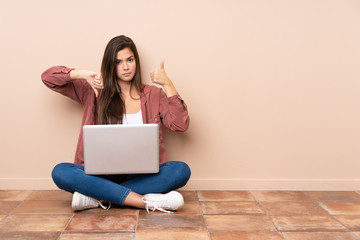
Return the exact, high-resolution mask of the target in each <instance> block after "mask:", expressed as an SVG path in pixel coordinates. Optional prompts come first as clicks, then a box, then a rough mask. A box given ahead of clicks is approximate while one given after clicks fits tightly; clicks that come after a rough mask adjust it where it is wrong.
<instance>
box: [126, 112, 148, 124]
mask: <svg viewBox="0 0 360 240" xmlns="http://www.w3.org/2000/svg"><path fill="white" fill-rule="evenodd" d="M123 124H127V125H133V124H143V119H142V113H141V109H140V111H138V112H137V113H133V114H124V116H123Z"/></svg>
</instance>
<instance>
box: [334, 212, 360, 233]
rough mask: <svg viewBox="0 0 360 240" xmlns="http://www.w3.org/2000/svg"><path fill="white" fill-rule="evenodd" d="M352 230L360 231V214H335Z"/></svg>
mask: <svg viewBox="0 0 360 240" xmlns="http://www.w3.org/2000/svg"><path fill="white" fill-rule="evenodd" d="M334 217H335V218H336V219H337V220H338V221H339V222H341V223H342V224H344V225H345V226H346V227H347V228H349V229H350V230H352V231H360V216H334Z"/></svg>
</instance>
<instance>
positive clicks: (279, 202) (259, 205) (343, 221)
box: [0, 190, 360, 240]
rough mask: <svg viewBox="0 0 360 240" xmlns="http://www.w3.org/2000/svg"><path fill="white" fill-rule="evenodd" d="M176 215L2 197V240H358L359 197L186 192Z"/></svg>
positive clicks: (61, 195) (61, 196)
mask: <svg viewBox="0 0 360 240" xmlns="http://www.w3.org/2000/svg"><path fill="white" fill-rule="evenodd" d="M182 193H183V196H184V198H185V207H184V208H182V209H181V210H179V211H177V212H176V213H174V214H166V213H161V212H151V213H150V214H147V213H146V211H144V210H138V209H134V208H111V209H110V210H103V209H100V208H98V209H91V210H86V211H82V212H76V213H74V212H73V211H72V209H71V207H70V202H71V194H69V193H66V192H62V191H15V190H0V239H7V240H9V239H22V240H26V239H37V240H41V239H46V240H48V239H61V240H70V239H90V240H92V239H110V240H112V239H117V240H122V239H135V240H148V239H151V240H153V239H156V240H161V239H166V240H168V239H175V240H176V239H182V240H183V239H186V240H187V239H199V240H205V239H207V240H209V239H212V240H232V239H244V240H263V239H266V240H281V239H283V240H284V239H285V240H310V239H316V240H332V239H333V240H355V239H358V240H359V239H360V192H300V191H298V192H295V191H293V192H292V191H251V192H248V191H182Z"/></svg>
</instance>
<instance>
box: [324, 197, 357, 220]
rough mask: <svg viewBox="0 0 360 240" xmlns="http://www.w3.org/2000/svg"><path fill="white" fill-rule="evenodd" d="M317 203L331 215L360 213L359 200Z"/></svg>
mask: <svg viewBox="0 0 360 240" xmlns="http://www.w3.org/2000/svg"><path fill="white" fill-rule="evenodd" d="M319 204H320V206H322V207H323V208H324V209H325V210H326V211H328V212H329V213H330V214H331V215H360V202H338V201H329V202H319ZM359 217H360V216H359Z"/></svg>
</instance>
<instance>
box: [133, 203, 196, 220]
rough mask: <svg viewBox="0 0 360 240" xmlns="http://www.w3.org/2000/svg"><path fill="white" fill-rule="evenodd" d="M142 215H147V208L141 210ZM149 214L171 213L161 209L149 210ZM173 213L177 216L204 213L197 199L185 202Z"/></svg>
mask: <svg viewBox="0 0 360 240" xmlns="http://www.w3.org/2000/svg"><path fill="white" fill-rule="evenodd" d="M140 214H141V215H147V214H148V213H147V211H146V210H141V211H140ZM149 214H150V215H169V213H164V212H161V211H151V210H149ZM171 215H175V216H185V215H192V216H196V215H202V213H201V209H200V204H199V202H197V201H190V202H185V205H184V206H183V207H182V208H180V209H178V210H176V211H173V213H172V214H171Z"/></svg>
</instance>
